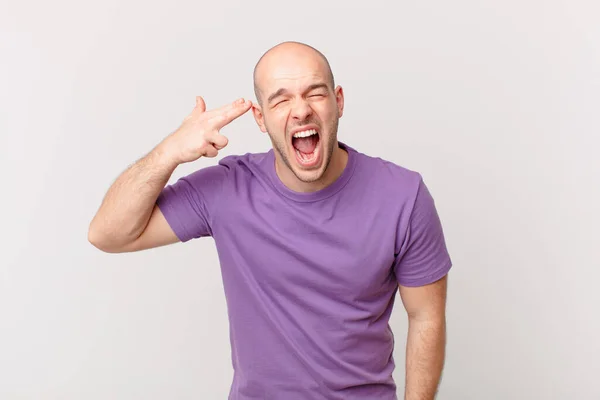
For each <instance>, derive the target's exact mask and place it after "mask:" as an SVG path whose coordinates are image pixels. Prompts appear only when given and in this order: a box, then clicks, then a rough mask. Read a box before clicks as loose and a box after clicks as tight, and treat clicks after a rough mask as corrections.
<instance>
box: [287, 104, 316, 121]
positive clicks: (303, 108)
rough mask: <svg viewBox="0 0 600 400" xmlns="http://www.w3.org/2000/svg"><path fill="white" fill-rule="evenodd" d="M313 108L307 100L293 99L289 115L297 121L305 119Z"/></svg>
mask: <svg viewBox="0 0 600 400" xmlns="http://www.w3.org/2000/svg"><path fill="white" fill-rule="evenodd" d="M312 112H313V110H312V108H310V105H309V104H308V102H307V101H306V100H304V99H299V100H296V101H294V103H293V104H292V110H291V117H292V118H293V119H295V120H298V121H305V120H306V119H308V117H310V115H311V114H312Z"/></svg>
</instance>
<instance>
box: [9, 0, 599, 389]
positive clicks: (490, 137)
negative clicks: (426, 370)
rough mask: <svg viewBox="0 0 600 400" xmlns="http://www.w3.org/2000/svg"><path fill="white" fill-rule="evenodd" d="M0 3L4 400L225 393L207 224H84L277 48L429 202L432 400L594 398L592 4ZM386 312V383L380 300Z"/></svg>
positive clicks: (245, 142)
mask: <svg viewBox="0 0 600 400" xmlns="http://www.w3.org/2000/svg"><path fill="white" fill-rule="evenodd" d="M3 3H4V4H3V5H2V12H1V13H0V32H1V36H0V46H1V47H0V51H1V55H0V57H1V62H0V133H1V142H0V151H1V159H0V173H1V174H2V176H1V182H2V189H1V195H0V201H1V209H0V210H1V211H2V218H1V221H2V222H0V227H1V234H2V238H1V239H2V240H1V242H0V246H1V247H2V249H1V251H0V398H1V399H6V400H15V399H44V400H55V399H56V400H58V399H60V400H67V399H68V400H71V399H72V400H75V399H78V400H79V399H86V400H96V399H98V400H100V399H102V400H106V399H111V400H121V399H123V400H129V399H145V400H150V399H152V400H154V399H181V400H185V399H225V398H226V396H227V393H228V391H229V384H230V383H231V378H232V370H231V362H230V347H229V337H228V322H227V313H226V308H225V298H224V294H223V288H222V283H221V276H220V270H219V265H218V260H217V255H216V251H215V248H214V243H213V241H212V239H210V238H205V239H201V240H196V241H192V242H189V243H186V244H176V245H173V246H168V247H164V248H160V249H154V250H150V251H146V252H140V253H133V254H119V255H115V254H105V253H102V252H100V251H99V250H97V249H95V248H94V247H92V246H91V245H90V244H89V243H88V242H87V228H88V224H89V222H90V220H91V218H92V217H93V215H94V213H95V212H96V210H97V207H98V206H99V204H100V201H101V200H102V197H103V196H104V194H105V192H106V190H107V189H108V187H109V186H110V184H111V183H112V182H113V181H114V179H115V178H116V177H117V176H118V175H119V174H120V173H121V172H122V171H123V170H124V169H125V168H126V167H127V166H128V165H130V164H131V163H133V162H134V161H135V160H137V159H138V158H139V157H142V156H143V155H144V154H146V152H147V151H149V150H150V149H151V148H152V147H153V146H154V145H156V144H157V143H158V142H159V141H161V140H162V139H163V138H164V137H165V136H166V135H167V134H168V133H170V132H172V131H173V130H174V129H176V128H177V126H178V125H179V123H180V122H181V120H182V119H183V118H184V117H185V116H186V115H187V114H188V113H189V112H190V111H191V109H192V108H193V106H194V102H195V96H196V95H201V96H203V97H204V98H205V100H206V103H207V106H208V108H213V107H217V106H220V105H222V104H225V103H227V102H229V101H232V100H234V99H235V98H237V97H242V96H243V97H246V98H253V92H252V68H253V67H254V64H255V62H256V61H257V60H258V58H259V57H260V55H261V54H262V53H263V52H264V51H265V50H267V49H268V48H270V47H271V46H273V45H275V44H277V43H279V42H281V41H285V40H297V41H303V42H306V43H308V44H311V45H313V46H315V47H317V48H318V49H319V50H321V51H322V52H323V53H325V55H326V56H327V57H328V58H329V60H330V63H331V66H332V68H333V72H334V74H335V78H336V83H338V84H340V85H341V86H342V87H343V88H344V90H345V95H346V109H345V115H344V117H343V118H342V119H341V120H340V131H339V139H340V140H342V141H345V142H346V143H348V144H349V145H351V146H352V147H354V148H356V149H357V150H359V151H361V152H364V153H366V154H369V155H373V156H377V157H382V158H384V159H388V160H391V161H393V162H396V163H398V164H400V165H402V166H405V167H407V168H410V169H413V170H417V171H419V172H421V173H422V174H423V176H424V178H425V181H426V183H427V184H428V186H429V188H430V189H431V191H432V194H433V195H434V198H435V199H436V204H437V206H438V211H439V213H440V216H441V218H442V222H443V225H444V230H445V233H446V239H447V243H448V247H449V249H450V251H451V255H452V258H453V261H454V268H453V270H452V272H451V275H450V285H449V294H448V296H449V298H448V347H447V360H446V366H445V369H444V375H443V380H442V383H441V388H440V393H439V398H440V399H451V400H466V399H474V400H475V399H476V400H481V399H485V400H496V399H498V400H504V399H523V400H525V399H527V400H530V399H546V400H547V399H561V400H562V399H578V400H583V399H599V398H600V383H599V380H598V376H597V374H598V371H599V368H600V366H599V362H600V361H599V360H600V344H599V340H598V339H599V337H600V322H599V315H600V312H599V311H598V309H599V306H600V294H599V290H598V279H599V278H600V261H599V254H598V247H599V242H600V240H599V234H598V226H599V224H600V220H599V214H600V213H599V208H600V184H599V174H600V168H599V160H598V145H599V140H598V135H599V134H600V112H599V110H600V107H599V106H600V44H599V43H600V23H599V18H600V5H599V3H598V2H597V1H592V0H590V1H574V0H552V1H534V0H519V1H516V0H509V1H502V2H499V1H496V2H491V1H481V0H457V1H452V2H449V1H425V2H421V1H420V2H406V1H404V2H384V1H369V2H367V3H366V4H363V3H358V2H356V3H350V2H342V1H336V2H325V1H303V2H284V1H269V2H252V1H225V2H217V1H212V2H207V1H205V2H202V1H188V2H183V1H169V2H154V3H153V2H147V1H139V0H138V1H133V0H126V1H124V0H105V1H103V2H93V3H92V2H80V1H65V0H58V1H53V2H42V1H39V0H38V1H29V2H28V1H25V2H17V1H11V2H9V1H6V2H3ZM223 134H225V135H226V136H228V137H229V139H230V145H229V146H228V147H227V148H226V149H225V150H224V151H222V153H221V155H220V156H219V158H221V157H222V156H225V155H229V154H240V153H245V152H262V151H266V150H268V149H269V148H270V145H271V143H270V141H269V140H268V137H267V136H266V134H263V133H261V132H260V131H259V129H258V127H257V126H256V124H255V122H254V120H253V119H252V117H251V115H250V113H248V114H246V115H244V116H243V117H242V118H240V119H239V120H236V121H234V123H232V124H231V125H230V126H228V127H226V128H225V129H224V130H223ZM217 161H218V159H201V160H199V161H198V162H195V163H192V164H186V165H183V166H181V167H180V168H178V169H177V170H176V171H175V173H174V175H173V176H172V179H171V182H173V181H174V180H176V179H177V178H178V177H180V176H183V175H185V174H187V173H189V172H191V171H193V170H195V169H197V168H201V167H204V166H208V165H212V164H214V163H216V162H217ZM391 324H392V328H393V330H394V332H395V334H396V340H397V348H396V351H395V358H396V364H397V369H396V371H395V373H394V376H395V377H396V379H397V383H398V387H399V394H400V393H402V390H403V385H404V343H405V340H406V329H407V324H406V317H405V313H404V310H403V308H402V306H401V304H400V302H397V303H396V308H395V312H394V315H393V317H392V322H391Z"/></svg>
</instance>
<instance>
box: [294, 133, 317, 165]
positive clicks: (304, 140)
mask: <svg viewBox="0 0 600 400" xmlns="http://www.w3.org/2000/svg"><path fill="white" fill-rule="evenodd" d="M319 141H320V137H319V132H318V131H317V130H316V129H307V130H305V131H301V132H296V133H295V134H294V136H293V137H292V146H293V148H294V152H295V153H296V160H297V161H298V163H299V164H300V165H302V166H305V167H310V166H313V165H316V164H317V163H318V161H319V155H320V154H319V153H320V151H319V148H320V146H319Z"/></svg>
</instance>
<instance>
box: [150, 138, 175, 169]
mask: <svg viewBox="0 0 600 400" xmlns="http://www.w3.org/2000/svg"><path fill="white" fill-rule="evenodd" d="M151 156H152V159H153V160H154V161H155V162H156V163H157V164H159V165H160V166H162V167H164V168H167V169H172V170H174V169H175V168H177V166H178V165H179V164H181V162H180V161H179V160H178V159H177V158H176V157H175V152H174V151H172V150H171V146H170V144H169V142H167V141H166V140H165V141H163V142H162V143H160V144H159V145H158V146H156V147H155V148H154V149H153V150H152V152H151Z"/></svg>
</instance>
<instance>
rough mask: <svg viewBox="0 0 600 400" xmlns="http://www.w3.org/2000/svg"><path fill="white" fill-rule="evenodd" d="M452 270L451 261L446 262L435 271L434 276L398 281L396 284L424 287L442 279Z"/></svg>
mask: <svg viewBox="0 0 600 400" xmlns="http://www.w3.org/2000/svg"><path fill="white" fill-rule="evenodd" d="M451 268H452V261H450V260H448V261H447V262H446V263H445V264H444V266H443V267H442V268H440V269H439V270H437V272H435V273H434V274H431V275H429V276H426V277H424V278H419V279H398V284H399V285H401V286H407V287H417V286H425V285H429V284H430V283H434V282H437V281H439V280H440V279H442V278H443V277H444V276H446V275H447V274H448V272H449V271H450V269H451Z"/></svg>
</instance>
